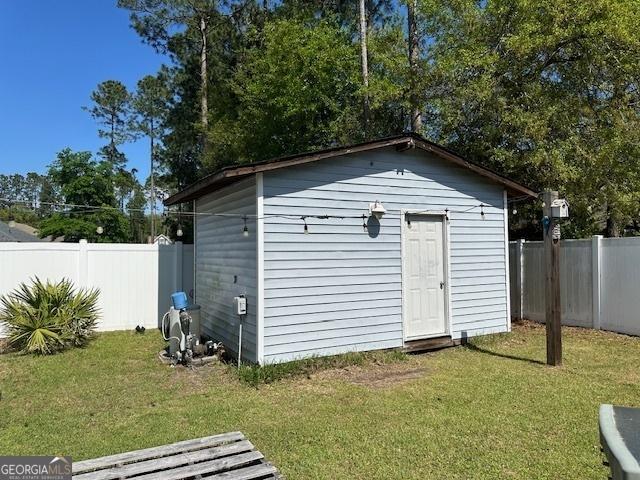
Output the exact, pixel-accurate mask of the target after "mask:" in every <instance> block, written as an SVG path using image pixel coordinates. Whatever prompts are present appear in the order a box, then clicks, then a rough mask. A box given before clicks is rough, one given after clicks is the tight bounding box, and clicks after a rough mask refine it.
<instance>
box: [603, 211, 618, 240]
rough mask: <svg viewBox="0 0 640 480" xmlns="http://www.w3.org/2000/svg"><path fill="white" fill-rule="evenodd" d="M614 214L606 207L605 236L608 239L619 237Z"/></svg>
mask: <svg viewBox="0 0 640 480" xmlns="http://www.w3.org/2000/svg"><path fill="white" fill-rule="evenodd" d="M614 217H615V214H614V212H613V211H612V210H611V207H610V206H609V205H607V231H606V236H607V237H608V238H615V237H619V236H620V228H619V226H618V222H617V221H616V220H617V219H616V218H614Z"/></svg>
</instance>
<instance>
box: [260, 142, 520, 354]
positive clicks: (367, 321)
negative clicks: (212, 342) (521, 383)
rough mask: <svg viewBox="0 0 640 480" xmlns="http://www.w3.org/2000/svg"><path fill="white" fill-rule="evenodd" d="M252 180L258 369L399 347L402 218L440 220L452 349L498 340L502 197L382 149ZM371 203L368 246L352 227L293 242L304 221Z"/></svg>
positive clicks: (444, 167)
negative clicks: (260, 267) (260, 196)
mask: <svg viewBox="0 0 640 480" xmlns="http://www.w3.org/2000/svg"><path fill="white" fill-rule="evenodd" d="M263 175H264V177H263V182H264V213H265V215H267V217H266V218H265V219H264V362H265V363H269V362H277V361H287V360H293V359H295V358H300V357H305V356H309V355H328V354H336V353H343V352H347V351H356V350H357V351H362V350H372V349H383V348H392V347H400V346H402V344H403V335H402V272H401V265H402V262H401V234H400V232H401V228H400V227H401V216H400V211H401V210H416V211H418V210H428V211H444V210H445V209H448V210H449V219H450V230H449V240H450V245H449V255H450V277H451V285H450V295H451V317H452V325H451V335H452V337H453V338H454V339H458V338H461V337H464V336H473V335H479V334H484V333H494V332H501V331H507V330H508V327H509V324H508V321H509V320H508V318H507V291H506V285H507V278H506V262H505V240H506V239H505V223H504V222H505V221H506V219H505V218H504V200H503V187H501V186H499V185H497V184H494V183H492V182H491V181H490V180H488V179H485V178H483V177H481V176H479V175H476V174H474V173H471V172H469V171H468V170H465V169H463V168H461V167H458V166H455V165H452V164H451V163H449V162H446V161H444V160H441V159H439V158H436V157H433V156H430V155H429V154H427V153H425V152H423V151H417V150H412V151H406V152H396V151H395V149H393V148H389V149H385V150H378V151H375V152H369V153H362V154H354V155H347V156H344V157H338V158H335V159H331V160H323V161H321V162H317V163H311V164H306V165H302V166H298V167H289V168H284V169H279V170H276V171H272V172H267V173H264V174H263ZM375 200H379V201H380V202H382V203H383V205H384V206H385V208H386V209H387V212H388V213H387V214H386V215H385V216H384V217H383V218H382V220H381V222H380V228H379V232H378V234H377V235H374V232H373V230H375V228H369V229H368V230H365V229H364V228H363V226H362V223H363V220H362V219H361V218H344V219H314V218H307V219H306V222H307V224H308V226H309V232H310V233H309V234H308V235H305V234H304V233H303V226H304V222H303V220H302V219H300V218H299V217H301V216H303V215H338V216H339V215H343V216H360V215H362V214H368V205H369V203H371V202H374V201H375ZM481 203H482V204H484V205H485V207H484V212H485V215H484V218H483V217H482V216H481V215H480V208H478V205H479V204H481ZM274 214H278V215H282V217H273V216H272V215H274Z"/></svg>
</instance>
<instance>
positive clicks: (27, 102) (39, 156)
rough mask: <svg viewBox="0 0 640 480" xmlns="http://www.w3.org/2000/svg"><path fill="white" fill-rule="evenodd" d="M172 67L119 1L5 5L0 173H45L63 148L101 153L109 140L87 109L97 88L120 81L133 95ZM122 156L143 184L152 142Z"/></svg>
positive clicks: (0, 17)
mask: <svg viewBox="0 0 640 480" xmlns="http://www.w3.org/2000/svg"><path fill="white" fill-rule="evenodd" d="M167 61H168V60H167V59H166V58H164V57H162V56H161V55H158V54H157V53H156V52H155V51H154V50H153V49H152V48H151V47H149V46H148V45H144V44H143V43H142V42H141V41H140V38H139V37H138V35H137V34H136V32H135V31H134V30H133V29H132V28H131V27H130V26H129V14H128V12H127V11H125V10H121V9H119V8H117V7H116V0H55V1H53V0H39V1H38V0H2V1H0V173H4V174H8V173H22V174H25V173H26V172H29V171H36V172H39V173H44V172H45V171H46V168H47V165H48V164H50V163H51V162H52V161H53V159H54V158H55V155H56V152H58V151H60V150H62V149H63V148H65V147H70V148H71V149H73V150H90V151H92V152H94V153H95V152H96V151H97V150H98V149H99V148H100V147H101V146H102V145H103V144H104V142H105V140H104V139H100V138H98V134H97V130H98V126H97V124H96V123H95V122H94V120H93V119H92V118H91V117H90V115H89V114H88V113H87V112H85V111H84V110H82V107H83V106H88V105H90V99H89V96H90V94H91V92H92V91H93V90H94V88H95V87H96V85H97V84H98V83H99V82H101V81H103V80H108V79H115V80H120V81H122V82H123V83H125V84H126V85H127V87H128V88H130V89H133V88H135V85H136V82H137V81H138V80H139V79H140V78H141V77H142V76H144V75H146V74H153V73H155V72H156V71H157V70H158V67H159V66H160V65H161V64H162V63H163V62H167ZM123 151H124V152H125V153H126V154H127V157H128V159H129V168H133V167H135V168H137V169H138V170H139V172H140V173H139V175H138V176H139V178H140V179H141V180H142V181H144V179H145V178H146V176H147V175H148V173H149V166H148V158H149V149H148V145H147V143H146V142H144V141H138V142H136V143H135V144H129V145H126V146H124V148H123Z"/></svg>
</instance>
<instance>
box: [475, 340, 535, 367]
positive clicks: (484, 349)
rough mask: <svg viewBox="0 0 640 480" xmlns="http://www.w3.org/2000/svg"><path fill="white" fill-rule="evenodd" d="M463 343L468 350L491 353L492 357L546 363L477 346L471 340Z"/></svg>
mask: <svg viewBox="0 0 640 480" xmlns="http://www.w3.org/2000/svg"><path fill="white" fill-rule="evenodd" d="M463 345H464V347H465V348H467V349H468V350H472V351H474V352H479V353H484V354H486V355H492V356H494V357H501V358H508V359H509V360H518V361H520V362H528V363H533V364H534V365H546V363H544V362H543V361H541V360H535V359H533V358H526V357H518V356H517V355H509V354H507V353H498V352H494V351H493V350H487V349H486V348H482V347H479V346H478V345H475V344H473V343H471V342H466V343H464V344H463Z"/></svg>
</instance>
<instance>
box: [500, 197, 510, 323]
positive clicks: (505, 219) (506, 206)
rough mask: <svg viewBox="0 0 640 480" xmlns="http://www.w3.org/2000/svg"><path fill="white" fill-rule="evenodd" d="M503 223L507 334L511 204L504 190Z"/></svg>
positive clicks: (508, 320)
mask: <svg viewBox="0 0 640 480" xmlns="http://www.w3.org/2000/svg"><path fill="white" fill-rule="evenodd" d="M502 194H503V197H502V198H503V219H502V220H503V223H504V268H505V276H504V278H505V281H504V285H505V288H506V294H507V298H506V300H507V332H510V331H511V279H510V278H509V275H510V271H509V270H510V269H509V202H508V199H507V191H506V190H503V191H502Z"/></svg>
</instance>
